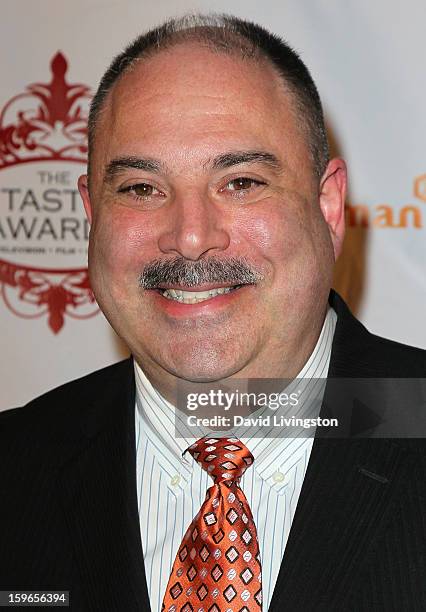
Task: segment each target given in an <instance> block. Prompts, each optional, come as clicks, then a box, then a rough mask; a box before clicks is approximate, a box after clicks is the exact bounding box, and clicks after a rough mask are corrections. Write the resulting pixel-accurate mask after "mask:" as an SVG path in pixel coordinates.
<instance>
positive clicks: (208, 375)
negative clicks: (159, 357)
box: [170, 355, 243, 382]
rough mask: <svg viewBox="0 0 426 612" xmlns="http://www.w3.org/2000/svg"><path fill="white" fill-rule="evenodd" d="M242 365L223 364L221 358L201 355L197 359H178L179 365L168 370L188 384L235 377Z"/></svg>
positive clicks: (235, 363) (176, 364)
mask: <svg viewBox="0 0 426 612" xmlns="http://www.w3.org/2000/svg"><path fill="white" fill-rule="evenodd" d="M242 367H243V366H242V365H240V364H239V363H237V362H235V361H233V362H232V363H227V362H224V360H223V358H216V359H215V358H209V356H208V355H203V357H202V358H199V359H196V360H194V359H188V360H187V361H186V360H185V359H180V360H179V363H176V362H175V363H174V364H173V367H172V368H171V369H170V370H171V371H172V373H173V374H174V375H175V376H177V377H178V378H181V379H183V380H188V381H190V382H212V381H216V380H222V379H225V378H229V377H230V376H233V375H235V374H236V373H237V372H239V371H240V370H241V369H242Z"/></svg>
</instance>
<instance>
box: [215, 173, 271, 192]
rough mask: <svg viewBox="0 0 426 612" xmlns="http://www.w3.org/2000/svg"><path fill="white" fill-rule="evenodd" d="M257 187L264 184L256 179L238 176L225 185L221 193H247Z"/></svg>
mask: <svg viewBox="0 0 426 612" xmlns="http://www.w3.org/2000/svg"><path fill="white" fill-rule="evenodd" d="M259 185H265V183H264V182H263V181H259V180H257V179H253V178H249V177H248V176H239V177H238V178H235V179H232V180H231V181H229V182H228V183H226V185H225V187H223V188H222V189H221V191H225V190H227V191H248V190H249V189H253V188H254V187H257V186H259Z"/></svg>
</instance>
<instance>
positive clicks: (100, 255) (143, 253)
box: [89, 208, 155, 290]
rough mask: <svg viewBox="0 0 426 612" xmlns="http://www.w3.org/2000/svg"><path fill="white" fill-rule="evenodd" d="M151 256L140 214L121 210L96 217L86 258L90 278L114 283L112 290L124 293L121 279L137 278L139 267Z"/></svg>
mask: <svg viewBox="0 0 426 612" xmlns="http://www.w3.org/2000/svg"><path fill="white" fill-rule="evenodd" d="M154 255H155V240H154V235H153V231H152V228H151V227H150V226H149V225H148V224H146V223H144V222H143V220H142V219H141V215H140V214H138V213H135V211H132V210H126V209H124V208H122V209H119V210H118V209H117V210H116V211H114V212H111V213H109V214H100V215H99V216H98V218H97V219H96V220H95V221H94V223H93V226H92V229H91V233H90V245H89V258H90V265H91V268H92V270H93V273H94V275H95V276H96V277H97V279H95V282H96V280H99V278H102V279H104V280H105V281H108V280H115V281H116V282H115V284H114V286H115V290H118V289H119V288H120V287H122V288H123V290H125V288H126V286H127V285H126V284H125V283H121V282H119V281H121V280H122V279H123V278H126V277H127V276H130V277H132V278H137V277H138V276H139V274H140V273H141V271H142V268H143V265H144V264H145V263H146V262H147V261H148V260H150V259H152V258H153V256H154Z"/></svg>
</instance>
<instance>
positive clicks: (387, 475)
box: [0, 293, 426, 612]
mask: <svg viewBox="0 0 426 612" xmlns="http://www.w3.org/2000/svg"><path fill="white" fill-rule="evenodd" d="M330 300H331V303H332V305H333V307H334V308H335V310H336V311H337V314H338V322H337V327H336V333H335V337H334V342H333V348H332V355H331V365H330V376H331V377H424V376H425V374H426V359H425V353H424V352H423V351H420V350H418V349H413V348H409V347H405V346H403V345H400V344H397V343H394V342H391V341H389V340H385V339H382V338H379V337H376V336H373V335H372V334H370V333H369V332H368V331H367V330H366V329H365V328H364V327H363V326H362V325H361V324H360V323H359V322H358V321H357V320H356V319H354V318H353V317H352V315H351V314H350V312H349V310H348V309H347V307H346V306H345V304H344V303H343V301H342V300H341V299H340V298H339V297H338V296H337V295H336V294H334V293H332V294H331V297H330ZM134 396H135V385H134V377H133V367H132V362H131V360H126V361H123V362H121V363H118V364H116V365H113V366H111V367H108V368H105V369H103V370H100V371H98V372H95V373H93V374H91V375H89V376H86V377H85V378H82V379H80V380H77V381H73V382H71V383H69V384H66V385H64V386H62V387H60V388H58V389H55V390H53V391H51V392H49V393H47V394H46V395H44V396H42V397H40V398H38V399H36V400H34V401H32V402H31V403H29V404H28V405H27V406H26V407H24V408H19V409H16V410H11V411H7V412H5V413H2V414H1V415H0V590H1V589H3V590H5V589H21V590H31V589H37V590H41V589H45V590H48V589H49V590H53V589H55V590H60V589H64V590H69V591H70V600H71V609H72V610H74V611H82V612H86V611H87V612H89V611H98V612H109V611H111V612H112V611H119V612H136V611H144V610H147V611H148V610H149V600H148V594H147V587H146V581H145V574H144V562H143V553H142V546H141V538H140V532H139V520H138V509H137V502H136V477H135V433H134V405H135V397H134ZM326 399H327V402H325V403H326V404H327V406H328V409H329V410H331V412H333V413H335V412H336V410H337V412H338V411H339V410H340V408H341V406H339V405H336V403H334V404H333V398H330V394H329V393H328V392H327V390H326ZM339 401H340V402H341V398H340V399H339ZM349 403H350V404H351V407H350V409H349V422H351V413H352V412H355V413H356V412H357V410H356V409H355V411H354V410H353V405H355V406H356V402H355V404H353V403H351V402H349ZM346 412H348V411H346ZM373 412H374V410H373ZM367 413H368V415H369V416H368V417H367V420H368V418H370V416H371V415H372V411H371V406H370V407H369V409H368V410H367ZM352 416H354V415H352ZM355 416H356V415H355ZM347 417H348V414H346V417H345V419H346V421H347ZM373 417H374V415H373ZM373 421H374V418H373ZM354 422H355V423H356V422H357V419H356V418H355V421H354ZM349 424H350V423H349ZM355 429H356V432H357V433H359V430H360V429H361V430H363V429H364V430H368V423H367V425H366V423H365V422H364V421H363V420H362V423H361V426H358V425H357V426H356V427H355ZM425 447H426V445H425V443H424V441H423V440H397V439H366V438H363V437H355V438H354V437H352V438H350V439H316V440H315V443H314V446H313V450H312V454H311V459H310V462H309V466H308V470H307V473H306V477H305V481H304V484H303V488H302V492H301V496H300V499H299V504H298V508H297V512H296V515H295V518H294V522H293V526H292V528H291V533H290V538H289V541H288V545H287V548H286V551H285V555H284V560H283V563H282V566H281V571H280V574H279V577H278V581H277V584H276V587H275V591H274V595H273V599H272V602H271V606H270V610H272V611H275V612H278V611H280V610H285V611H286V612H287V611H291V612H298V611H303V612H306V611H310V610H312V611H313V610H315V611H319V610H320V611H327V612H328V611H330V610H335V611H339V612H341V611H347V610H348V611H349V610H350V611H353V612H360V611H364V610H365V611H372V610H374V611H375V610H386V612H389V611H392V610H395V611H398V612H401V611H403V610H407V611H410V612H413V611H415V610H426V470H425V466H426V461H425Z"/></svg>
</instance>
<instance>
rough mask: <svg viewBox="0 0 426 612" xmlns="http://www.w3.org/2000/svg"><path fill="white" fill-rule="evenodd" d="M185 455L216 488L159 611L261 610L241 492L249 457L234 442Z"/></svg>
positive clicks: (249, 519) (249, 520)
mask: <svg viewBox="0 0 426 612" xmlns="http://www.w3.org/2000/svg"><path fill="white" fill-rule="evenodd" d="M188 451H189V452H190V453H191V455H192V456H193V457H194V459H195V460H196V461H197V463H198V464H199V465H200V466H201V467H202V468H203V469H204V470H206V471H207V473H208V474H210V476H211V477H212V479H213V481H214V484H213V486H211V487H210V488H209V489H208V491H207V493H206V498H205V501H204V503H203V505H202V506H201V508H200V511H199V512H198V513H197V515H196V516H195V518H194V519H193V521H192V523H191V525H190V526H189V527H188V529H187V531H186V533H185V536H184V538H183V541H182V544H181V545H180V547H179V549H178V552H177V555H176V559H175V562H174V564H173V568H172V572H171V575H170V578H169V582H168V585H167V589H166V593H165V595H164V600H163V606H162V610H164V611H165V612H200V611H202V612H228V611H229V612H234V611H235V612H256V611H259V610H262V587H261V565H260V553H259V544H258V539H257V532H256V526H255V524H254V521H253V516H252V513H251V510H250V507H249V505H248V502H247V499H246V497H245V495H244V493H243V491H242V489H241V488H240V486H239V481H240V479H241V476H242V475H243V473H244V472H245V470H246V469H247V468H248V467H249V466H250V465H252V463H253V456H252V454H251V453H250V451H249V450H248V449H247V448H246V446H245V445H244V444H243V443H242V442H241V441H240V440H239V439H238V438H208V439H206V438H202V439H201V440H198V441H197V442H196V443H195V444H192V445H191V446H190V447H189V449H188Z"/></svg>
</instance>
